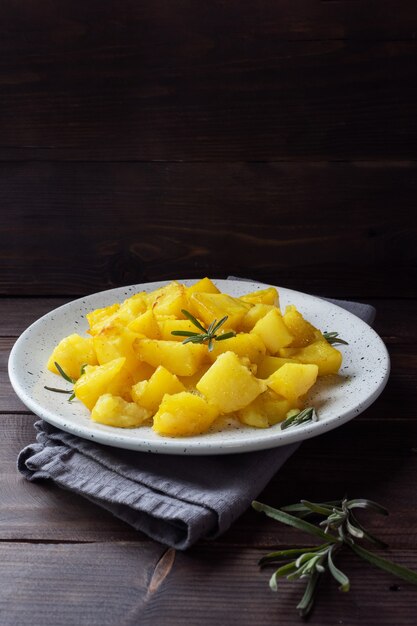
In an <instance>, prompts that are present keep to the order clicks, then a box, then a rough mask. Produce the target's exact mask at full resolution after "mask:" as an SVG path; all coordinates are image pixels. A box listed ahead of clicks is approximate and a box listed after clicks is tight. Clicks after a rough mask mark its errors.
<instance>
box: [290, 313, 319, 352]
mask: <svg viewBox="0 0 417 626" xmlns="http://www.w3.org/2000/svg"><path fill="white" fill-rule="evenodd" d="M282 319H283V320H284V324H285V326H286V327H287V328H288V330H289V331H290V333H291V334H292V335H293V337H294V338H293V340H292V342H291V344H290V345H291V347H297V348H302V347H303V346H307V345H308V344H309V343H312V342H313V341H315V340H316V339H319V338H320V337H322V334H321V332H320V331H319V330H318V329H317V328H315V327H314V326H313V325H312V324H310V322H307V320H305V319H304V317H303V316H302V315H301V313H300V312H299V311H298V310H297V309H296V307H295V306H294V305H293V304H290V305H289V306H287V307H286V309H285V313H284V315H283V316H282Z"/></svg>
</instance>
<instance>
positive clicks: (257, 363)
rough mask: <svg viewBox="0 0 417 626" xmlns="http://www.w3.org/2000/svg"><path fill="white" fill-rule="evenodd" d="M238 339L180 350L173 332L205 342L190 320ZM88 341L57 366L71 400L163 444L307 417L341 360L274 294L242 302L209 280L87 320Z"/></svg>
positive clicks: (72, 341)
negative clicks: (230, 426) (233, 422)
mask: <svg viewBox="0 0 417 626" xmlns="http://www.w3.org/2000/svg"><path fill="white" fill-rule="evenodd" d="M184 310H186V311H188V312H190V313H191V314H192V315H193V316H194V317H195V318H197V319H198V320H199V321H200V323H201V324H202V325H203V326H204V327H205V328H207V327H208V326H209V325H210V324H211V323H212V322H213V320H218V321H219V320H220V319H221V318H223V317H224V316H227V320H226V321H225V323H224V324H223V325H222V326H221V328H220V329H219V331H218V333H219V334H222V333H227V332H230V331H234V332H235V333H236V334H235V336H233V337H230V338H228V339H225V340H223V341H214V342H213V346H212V350H211V351H210V350H209V348H208V345H207V342H205V343H202V344H199V343H183V340H184V337H180V336H175V335H173V334H172V331H178V330H181V331H191V332H199V331H198V329H197V328H196V327H195V326H194V325H193V324H192V322H191V321H190V320H189V319H188V318H187V316H186V315H184V313H183V311H184ZM86 317H87V320H88V324H89V330H88V334H89V337H82V336H80V335H78V334H72V335H69V336H68V337H66V338H65V339H63V340H62V341H61V342H60V343H59V344H58V346H57V347H56V348H55V349H54V351H53V353H52V355H51V356H50V358H49V361H48V364H47V367H48V369H49V370H50V371H51V372H54V373H55V374H59V372H58V370H57V368H56V366H55V363H58V364H59V365H60V366H61V368H62V369H63V370H64V372H65V373H66V374H67V375H68V376H70V377H71V378H73V379H74V380H75V383H74V393H75V396H76V397H77V398H78V400H80V401H81V402H82V403H83V404H84V405H85V406H86V407H87V408H88V409H89V410H90V411H91V419H92V420H94V421H95V422H100V423H102V424H107V425H110V426H115V427H119V428H120V427H121V428H132V427H138V426H141V425H147V426H151V425H152V426H153V429H154V430H155V431H156V432H157V433H158V434H159V435H163V436H171V437H181V436H192V435H197V434H201V433H204V432H207V431H208V430H209V429H210V428H211V427H212V426H213V424H214V423H215V422H216V421H217V424H219V423H221V420H222V419H223V420H224V416H227V417H230V416H233V417H235V418H237V419H238V420H239V421H240V422H241V423H242V424H246V425H247V426H252V427H256V428H268V427H269V426H272V425H274V424H277V423H278V422H281V421H282V420H284V419H285V418H286V415H287V413H288V412H289V411H290V410H292V409H294V408H300V407H301V406H302V404H303V399H304V396H305V394H306V393H307V392H308V390H309V389H310V388H311V387H312V386H313V385H314V383H315V382H316V379H317V376H325V375H327V374H335V373H337V372H338V370H339V368H340V365H341V363H342V355H341V353H340V352H339V351H338V350H336V349H335V348H334V347H333V346H331V345H330V344H329V343H328V342H327V341H326V339H325V338H324V337H323V335H322V333H321V332H320V330H318V329H317V328H315V327H314V326H312V324H310V323H309V322H308V321H307V320H305V319H304V317H303V316H302V314H301V313H300V312H299V311H298V310H297V309H296V307H295V306H293V305H289V306H287V307H286V309H285V312H284V313H282V312H281V310H280V308H279V298H278V292H277V290H276V289H275V288H274V287H269V288H267V289H263V290H259V291H255V292H253V293H248V294H246V295H243V296H241V297H239V298H235V297H232V296H230V295H227V294H224V293H220V291H219V289H217V287H216V286H215V285H214V283H213V282H212V281H211V280H210V279H209V278H203V279H202V280H200V281H198V282H197V283H196V284H194V285H192V286H191V287H186V286H185V285H183V284H181V283H179V282H176V281H174V282H171V283H169V284H167V285H165V286H164V287H161V288H160V289H157V290H155V291H152V292H148V293H147V292H145V291H143V292H140V293H137V294H135V295H133V296H131V297H130V298H128V299H127V300H125V301H124V302H123V303H122V304H118V303H116V304H113V305H111V306H107V307H105V308H102V309H97V310H95V311H92V312H91V313H88V314H87V316H86Z"/></svg>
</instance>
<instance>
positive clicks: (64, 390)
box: [44, 385, 72, 394]
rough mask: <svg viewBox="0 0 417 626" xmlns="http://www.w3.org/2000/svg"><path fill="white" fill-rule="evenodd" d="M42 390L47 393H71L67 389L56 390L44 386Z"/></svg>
mask: <svg viewBox="0 0 417 626" xmlns="http://www.w3.org/2000/svg"><path fill="white" fill-rule="evenodd" d="M44 389H47V390H48V391H55V393H69V394H71V393H72V391H69V390H67V389H57V388H56V387H47V386H46V385H45V386H44Z"/></svg>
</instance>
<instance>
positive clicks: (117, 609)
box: [0, 0, 417, 626]
mask: <svg viewBox="0 0 417 626" xmlns="http://www.w3.org/2000/svg"><path fill="white" fill-rule="evenodd" d="M0 19H1V29H0V30H1V32H0V313H1V331H0V424H1V438H0V470H1V471H0V552H1V557H0V574H1V579H2V583H1V585H0V623H1V624H2V626H3V624H4V625H5V626H20V625H21V624H23V623H29V622H30V623H31V624H33V625H34V626H38V625H39V626H41V625H42V626H60V625H63V626H69V625H73V626H83V625H84V624H85V625H86V626H87V624H88V626H93V625H94V626H118V625H119V624H124V625H126V626H127V625H128V624H132V625H133V624H137V623H140V624H143V625H153V624H157V625H158V626H159V625H160V624H168V623H169V624H171V623H172V624H182V623H184V621H188V623H190V624H193V625H194V624H198V625H199V626H201V624H207V625H210V626H212V625H213V624H221V625H223V624H225V625H229V624H239V626H243V625H248V626H252V624H257V623H261V622H262V623H263V624H276V623H278V622H279V623H283V624H298V623H299V620H298V617H297V615H296V613H295V611H294V606H295V604H296V602H297V600H298V598H299V594H300V590H299V588H298V587H293V586H291V585H286V586H284V587H283V589H282V590H281V591H280V592H279V594H278V596H275V595H274V594H272V593H271V592H270V591H269V589H268V586H267V580H268V574H267V573H265V572H263V573H260V572H259V571H258V568H257V565H256V563H257V560H258V558H259V557H260V556H262V554H264V553H265V552H266V551H269V550H270V549H272V548H273V547H275V546H277V545H278V546H287V545H289V544H293V543H297V541H299V540H300V539H299V535H298V534H297V533H296V532H293V531H292V530H291V529H285V528H283V527H279V526H278V525H277V524H274V523H273V522H270V521H268V520H267V519H263V518H262V519H261V518H260V517H258V516H256V514H255V513H254V512H253V511H248V512H247V513H245V514H244V515H243V516H242V517H241V518H240V519H239V520H238V521H237V522H236V523H235V524H234V525H233V526H232V528H231V529H230V530H229V531H228V532H227V533H226V534H225V535H224V536H223V537H222V538H220V539H219V540H218V541H216V542H200V543H199V544H198V545H197V546H196V547H195V548H193V549H192V550H191V551H189V552H187V553H185V554H181V553H179V554H175V553H174V552H173V551H171V550H166V548H164V547H163V546H161V545H159V544H156V543H155V542H153V541H151V540H150V539H148V538H147V537H145V536H143V535H141V534H139V533H136V532H134V531H133V530H132V529H130V528H129V527H128V526H127V525H125V524H122V523H121V522H119V521H118V520H116V519H115V518H113V517H112V516H110V515H109V514H107V513H105V512H102V511H101V510H99V509H98V508H97V507H95V506H93V505H92V504H89V503H86V502H85V501H84V500H82V499H81V498H77V497H76V496H74V495H72V494H69V493H67V492H62V491H61V490H59V489H57V488H54V487H53V486H51V485H47V484H43V485H40V484H37V485H34V484H29V483H27V482H26V481H24V479H23V478H22V477H21V476H20V475H18V473H17V471H16V467H15V461H16V455H17V453H18V452H19V450H20V449H21V448H22V447H23V446H24V445H25V444H27V443H29V442H31V441H33V438H34V433H33V421H34V419H35V418H34V416H33V415H32V414H30V413H29V412H28V411H27V409H26V408H25V407H24V406H23V405H22V404H21V403H20V401H19V400H18V399H17V397H16V396H15V394H14V393H13V391H12V389H11V387H10V384H9V382H8V378H7V357H8V354H9V351H10V349H11V346H12V345H13V343H14V341H15V340H16V337H17V336H18V335H19V334H20V333H21V332H23V330H24V329H25V328H26V327H27V326H28V325H29V324H30V323H31V322H33V321H34V320H35V319H37V317H39V316H40V315H43V314H44V313H46V312H48V311H50V310H51V309H53V308H54V307H55V306H58V305H60V304H62V303H64V302H66V301H68V300H70V299H72V298H73V297H75V296H78V295H84V294H88V293H93V292H96V291H99V290H102V289H107V288H109V287H114V286H120V285H125V284H131V283H137V282H143V281H149V280H159V279H170V278H173V277H175V278H186V277H200V276H203V275H209V276H212V277H225V276H227V275H229V274H234V275H241V276H247V277H252V278H256V279H259V280H263V281H266V282H271V283H273V284H277V285H282V286H285V287H290V288H295V289H299V290H302V291H306V292H310V293H316V294H319V295H320V294H321V295H324V296H335V297H342V298H357V299H361V300H363V301H367V302H371V303H372V304H374V305H375V306H376V307H377V310H378V316H377V320H376V325H375V328H376V330H377V331H378V333H380V335H381V336H382V337H383V339H384V341H385V342H386V344H387V346H388V348H389V351H390V355H391V359H392V375H391V379H390V381H389V383H388V386H387V388H386V391H385V392H384V394H383V395H382V396H381V397H380V398H379V399H378V401H377V402H376V403H375V404H374V405H373V406H372V407H371V408H370V409H369V410H368V411H366V412H365V413H364V414H362V415H361V416H360V417H359V418H357V419H355V420H354V421H353V422H351V423H349V424H348V425H346V426H344V427H343V428H341V429H338V430H336V431H334V432H333V433H329V434H327V435H325V436H323V437H319V438H317V439H314V440H311V441H309V442H306V443H305V444H303V446H302V448H301V449H300V450H299V451H298V452H297V453H296V454H295V455H294V456H293V457H292V458H291V459H290V461H289V462H288V463H287V464H286V466H285V467H284V468H283V469H282V470H281V471H280V472H279V473H278V475H277V476H276V478H275V479H274V480H273V481H272V482H271V484H270V485H269V486H268V488H267V490H266V491H265V493H264V494H261V495H260V498H259V499H260V500H262V501H265V502H268V503H270V504H273V505H280V504H286V503H288V501H296V500H297V499H298V498H303V497H305V498H310V499H334V498H339V497H341V496H342V495H343V494H344V493H345V492H346V491H348V493H349V495H351V496H352V497H354V496H359V497H370V498H374V499H376V500H381V502H383V503H384V504H386V505H387V506H388V507H389V508H390V510H391V515H390V518H389V521H386V520H379V519H377V520H375V521H374V522H372V524H373V529H374V531H375V532H376V533H377V534H379V535H380V536H381V537H382V538H383V539H385V540H387V541H388V542H389V544H390V546H391V551H390V556H391V557H392V558H394V559H396V560H397V561H399V562H402V563H404V564H406V565H409V566H410V567H413V568H414V569H417V549H416V545H417V541H416V540H417V537H416V528H417V495H416V484H417V455H416V453H415V449H416V448H417V413H416V408H415V407H416V404H417V360H416V353H417V331H416V323H415V320H416V315H417V245H416V241H417V220H416V204H417V4H416V2H415V0H322V1H320V0H258V1H255V2H244V1H238V0H223V1H219V0H212V1H210V2H206V1H202V0H195V1H193V0H105V1H103V0H100V1H99V0H84V2H81V1H79V0H61V1H60V2H53V1H52V0H42V1H41V2H35V1H34V0H2V2H1V3H0ZM324 460H325V461H324ZM342 565H343V566H345V565H346V568H345V569H346V571H347V572H348V573H349V574H350V576H351V577H352V591H351V592H350V593H349V594H341V593H340V592H338V590H337V586H336V585H333V584H331V583H329V584H328V585H327V583H326V585H325V589H323V592H322V594H321V596H320V602H319V605H318V607H317V609H316V612H315V614H314V616H313V619H312V623H315V624H320V625H324V624H332V625H333V624H340V623H343V624H345V625H346V624H347V625H349V626H355V625H357V624H360V625H361V626H372V625H374V624H375V625H376V624H378V626H381V625H383V624H384V625H387V626H399V625H400V624H401V625H402V626H405V625H407V626H414V624H415V615H416V612H417V593H416V591H415V589H414V588H412V587H411V586H410V585H406V584H403V583H399V585H397V584H396V583H397V581H396V580H395V579H393V578H392V577H391V576H389V575H388V574H384V573H380V572H375V571H374V570H372V569H371V568H368V567H367V566H366V565H361V564H359V563H358V562H357V560H356V559H354V558H353V557H352V558H350V557H347V558H346V559H345V562H344V563H343V564H342ZM51 590H53V595H48V594H51V593H52V591H51ZM46 596H48V597H47V598H46ZM45 598H46V599H45Z"/></svg>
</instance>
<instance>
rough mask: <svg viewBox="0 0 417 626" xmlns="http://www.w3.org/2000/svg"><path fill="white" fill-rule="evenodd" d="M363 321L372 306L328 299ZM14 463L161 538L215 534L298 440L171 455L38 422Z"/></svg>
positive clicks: (185, 539) (181, 545)
mask: <svg viewBox="0 0 417 626" xmlns="http://www.w3.org/2000/svg"><path fill="white" fill-rule="evenodd" d="M330 302H334V303H335V304H338V305H339V306H341V307H343V308H345V309H347V310H348V311H351V312H352V313H354V314H355V315H357V316H358V317H360V318H361V319H363V320H364V321H366V322H368V323H369V324H370V323H372V321H373V319H374V317H375V309H374V308H373V307H372V306H369V305H366V304H360V303H357V302H347V301H341V300H330ZM35 427H36V430H37V436H36V439H37V441H36V443H33V444H31V445H29V446H27V447H26V448H24V449H23V450H22V451H21V453H20V454H19V457H18V469H19V470H20V472H22V474H23V475H24V476H25V477H26V478H27V479H28V480H31V481H34V480H38V479H51V480H52V481H53V482H54V483H55V484H57V485H59V486H60V487H63V488H64V489H69V490H71V491H73V492H75V493H77V494H80V495H82V496H84V497H85V498H88V499H89V500H91V501H92V502H95V503H96V504H98V505H99V506H101V507H103V508H105V509H107V510H108V511H110V512H111V513H113V515H115V516H116V517H119V518H120V519H122V520H124V521H125V522H127V523H128V524H130V525H131V526H133V527H134V528H136V529H137V530H141V531H143V532H145V533H146V534H148V535H149V536H150V537H153V538H154V539H156V540H157V541H160V542H161V543H164V544H167V545H169V546H172V547H175V548H178V549H180V550H185V549H187V548H189V547H190V546H192V545H193V544H194V543H195V542H196V541H198V540H199V539H201V538H203V537H204V538H215V537H217V536H218V535H220V534H221V533H223V532H224V531H225V530H226V529H227V528H229V526H230V525H231V524H232V522H233V521H234V520H235V519H236V518H237V517H239V515H241V513H243V511H245V509H247V508H248V506H249V505H250V503H251V501H252V500H253V499H254V498H256V497H257V496H258V494H259V493H260V492H261V491H262V489H263V488H264V487H265V486H266V485H267V483H268V482H269V480H270V479H271V478H272V476H273V475H274V474H275V473H276V472H277V470H278V469H279V468H280V467H281V466H282V465H283V464H284V463H285V461H286V460H287V459H288V458H289V457H290V456H291V454H292V453H293V452H294V451H295V450H296V449H297V447H298V445H299V444H291V445H288V446H282V447H278V448H275V449H271V450H263V451H260V452H249V453H245V454H231V455H219V456H195V457H193V456H171V455H158V454H149V453H146V452H133V451H130V450H120V449H117V448H111V447H108V446H103V445H99V444H96V443H93V442H92V441H89V440H86V439H81V438H78V437H75V436H74V435H71V434H69V433H66V432H63V431H61V430H59V429H57V428H55V427H54V426H51V425H50V424H47V423H46V422H44V421H42V420H40V421H38V422H36V424H35Z"/></svg>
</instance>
